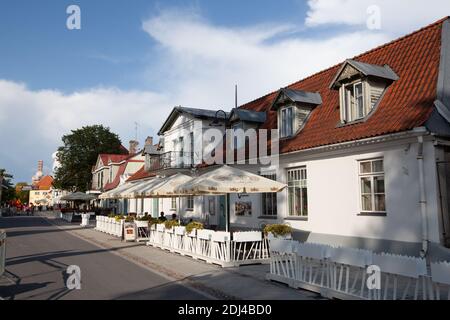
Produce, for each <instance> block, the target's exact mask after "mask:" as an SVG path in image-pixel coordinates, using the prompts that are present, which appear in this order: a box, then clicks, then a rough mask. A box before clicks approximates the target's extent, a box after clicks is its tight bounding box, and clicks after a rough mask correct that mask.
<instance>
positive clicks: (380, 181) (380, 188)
mask: <svg viewBox="0 0 450 320" xmlns="http://www.w3.org/2000/svg"><path fill="white" fill-rule="evenodd" d="M373 184H374V189H375V190H374V192H375V193H384V177H374V178H373Z"/></svg>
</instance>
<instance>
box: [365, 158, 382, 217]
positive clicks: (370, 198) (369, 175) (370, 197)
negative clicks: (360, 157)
mask: <svg viewBox="0 0 450 320" xmlns="http://www.w3.org/2000/svg"><path fill="white" fill-rule="evenodd" d="M359 183H360V188H361V212H362V213H386V194H385V183H384V161H383V159H372V160H364V161H359Z"/></svg>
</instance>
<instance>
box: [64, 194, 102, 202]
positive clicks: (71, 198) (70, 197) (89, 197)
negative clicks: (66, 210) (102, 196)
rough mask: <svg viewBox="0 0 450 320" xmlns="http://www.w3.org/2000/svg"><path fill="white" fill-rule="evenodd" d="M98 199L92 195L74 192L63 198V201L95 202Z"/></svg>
mask: <svg viewBox="0 0 450 320" xmlns="http://www.w3.org/2000/svg"><path fill="white" fill-rule="evenodd" d="M96 198H97V197H96V196H94V195H92V194H86V193H83V192H74V193H71V194H68V195H66V196H64V197H61V200H64V201H90V200H94V199H96Z"/></svg>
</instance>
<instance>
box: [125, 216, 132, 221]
mask: <svg viewBox="0 0 450 320" xmlns="http://www.w3.org/2000/svg"><path fill="white" fill-rule="evenodd" d="M125 222H134V217H132V216H127V217H126V218H125Z"/></svg>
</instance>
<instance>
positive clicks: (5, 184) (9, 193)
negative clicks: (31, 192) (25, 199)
mask: <svg viewBox="0 0 450 320" xmlns="http://www.w3.org/2000/svg"><path fill="white" fill-rule="evenodd" d="M10 177H12V176H11V175H9V174H7V173H6V170H5V169H0V182H1V185H0V188H1V190H0V195H1V199H0V202H3V201H10V200H14V199H15V196H16V190H15V189H14V187H13V184H12V182H11V179H10Z"/></svg>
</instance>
